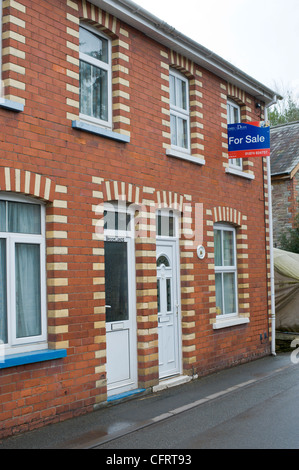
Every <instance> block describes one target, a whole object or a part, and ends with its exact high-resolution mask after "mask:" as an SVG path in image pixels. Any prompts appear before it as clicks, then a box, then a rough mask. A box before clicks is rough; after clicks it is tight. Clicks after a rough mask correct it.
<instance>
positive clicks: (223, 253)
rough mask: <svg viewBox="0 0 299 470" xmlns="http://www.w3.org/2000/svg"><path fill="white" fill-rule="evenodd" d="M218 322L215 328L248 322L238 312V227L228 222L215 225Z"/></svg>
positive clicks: (214, 325)
mask: <svg viewBox="0 0 299 470" xmlns="http://www.w3.org/2000/svg"><path fill="white" fill-rule="evenodd" d="M214 247H215V253H214V256H215V287H216V322H215V323H214V324H213V328H214V329H218V328H225V327H230V326H234V325H240V324H244V323H248V322H249V319H248V318H247V317H243V316H240V315H239V312H238V273H237V248H236V229H235V227H233V226H232V225H228V224H215V225H214Z"/></svg>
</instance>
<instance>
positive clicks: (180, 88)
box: [176, 78, 187, 110]
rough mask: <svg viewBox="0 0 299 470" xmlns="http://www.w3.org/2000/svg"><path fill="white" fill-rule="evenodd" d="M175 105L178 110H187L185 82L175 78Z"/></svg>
mask: <svg viewBox="0 0 299 470" xmlns="http://www.w3.org/2000/svg"><path fill="white" fill-rule="evenodd" d="M176 85H177V103H176V105H177V106H178V107H179V108H182V109H185V110H187V84H186V82H185V81H183V80H180V79H179V78H177V82H176Z"/></svg>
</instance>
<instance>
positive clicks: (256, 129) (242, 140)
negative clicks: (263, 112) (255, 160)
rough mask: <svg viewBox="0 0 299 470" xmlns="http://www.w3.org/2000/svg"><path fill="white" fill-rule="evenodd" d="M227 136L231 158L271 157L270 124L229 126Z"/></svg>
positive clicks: (252, 123)
mask: <svg viewBox="0 0 299 470" xmlns="http://www.w3.org/2000/svg"><path fill="white" fill-rule="evenodd" d="M227 134H228V157H229V158H250V157H269V156H270V124H269V123H268V122H265V121H258V122H250V123H248V122H247V123H245V122H244V123H243V122H240V123H236V124H229V125H228V126H227Z"/></svg>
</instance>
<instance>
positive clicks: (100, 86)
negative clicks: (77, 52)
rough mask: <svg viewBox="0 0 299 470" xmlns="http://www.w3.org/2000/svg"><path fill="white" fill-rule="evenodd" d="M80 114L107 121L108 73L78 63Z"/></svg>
mask: <svg viewBox="0 0 299 470" xmlns="http://www.w3.org/2000/svg"><path fill="white" fill-rule="evenodd" d="M80 113H82V114H86V115H87V116H91V117H94V118H96V119H101V120H103V121H108V72H106V71H105V70H102V69H101V68H99V67H95V66H93V65H90V64H88V63H87V62H84V61H82V60H81V61H80Z"/></svg>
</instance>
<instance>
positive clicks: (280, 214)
mask: <svg viewBox="0 0 299 470" xmlns="http://www.w3.org/2000/svg"><path fill="white" fill-rule="evenodd" d="M298 188H299V182H298V176H297V174H296V175H295V176H294V177H293V178H292V179H283V178H282V179H279V178H277V179H276V178H275V179H272V198H273V199H272V200H273V241H274V244H275V246H277V247H279V238H280V236H281V234H282V233H283V232H285V230H286V229H290V228H293V227H294V223H295V220H296V215H297V214H298Z"/></svg>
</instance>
